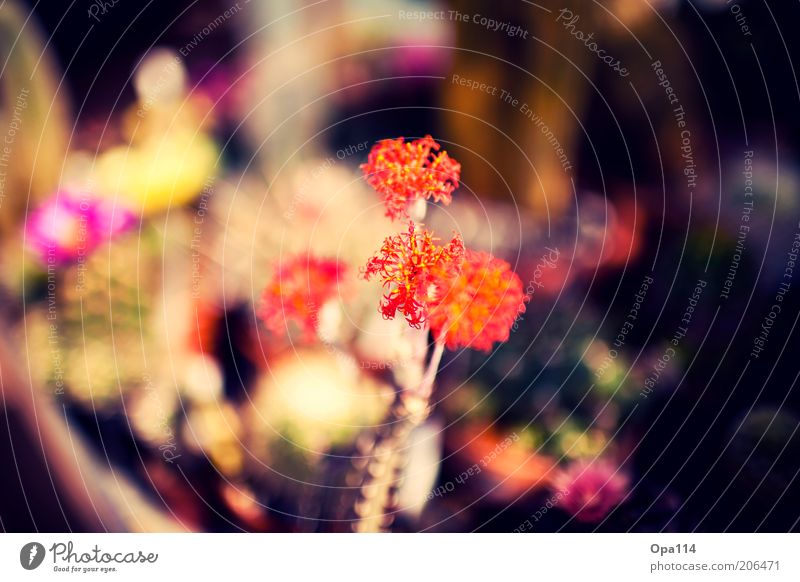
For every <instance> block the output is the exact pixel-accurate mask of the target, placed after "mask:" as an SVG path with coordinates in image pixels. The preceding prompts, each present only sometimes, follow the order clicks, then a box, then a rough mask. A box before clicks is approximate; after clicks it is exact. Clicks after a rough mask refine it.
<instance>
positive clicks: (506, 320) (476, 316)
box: [428, 249, 529, 352]
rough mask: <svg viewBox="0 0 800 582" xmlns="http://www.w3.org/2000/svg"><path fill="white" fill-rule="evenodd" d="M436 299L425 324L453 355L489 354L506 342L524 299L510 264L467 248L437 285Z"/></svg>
mask: <svg viewBox="0 0 800 582" xmlns="http://www.w3.org/2000/svg"><path fill="white" fill-rule="evenodd" d="M437 288H438V289H437V292H436V295H437V296H438V299H437V300H436V301H435V302H433V304H432V305H431V307H430V312H429V315H428V322H429V325H430V327H431V330H432V331H433V334H434V337H435V338H437V340H440V341H444V342H445V345H446V346H447V347H448V348H449V349H451V350H455V349H458V348H466V347H469V348H473V349H476V350H483V351H487V352H488V351H489V350H491V349H492V344H493V343H494V342H504V341H506V340H508V334H509V331H510V329H511V326H512V325H513V324H514V320H515V319H516V318H517V316H518V315H519V314H520V313H524V312H525V303H526V302H527V301H528V300H529V297H528V296H527V295H526V294H525V293H524V292H523V288H522V281H521V280H520V278H519V276H518V275H517V274H516V273H515V272H514V271H512V270H511V265H509V264H508V263H507V262H506V261H503V260H501V259H496V258H494V257H493V256H492V255H490V254H489V253H485V252H478V251H473V250H470V249H467V250H466V252H465V255H464V260H463V262H462V263H461V269H460V271H459V272H458V273H457V274H455V276H452V277H447V278H440V279H439V280H438V281H437Z"/></svg>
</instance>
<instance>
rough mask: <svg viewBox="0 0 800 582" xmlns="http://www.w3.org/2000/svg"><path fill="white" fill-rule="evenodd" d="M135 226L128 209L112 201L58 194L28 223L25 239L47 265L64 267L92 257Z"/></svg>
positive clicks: (88, 196)
mask: <svg viewBox="0 0 800 582" xmlns="http://www.w3.org/2000/svg"><path fill="white" fill-rule="evenodd" d="M134 222H135V218H134V215H133V214H132V213H131V212H130V211H129V210H127V209H125V208H122V207H120V206H114V204H113V203H112V202H111V201H108V200H103V199H99V198H95V197H92V196H90V195H88V194H82V195H76V194H73V193H71V192H65V191H61V192H57V193H56V194H55V195H53V196H52V197H50V198H49V199H47V200H46V201H45V202H44V203H43V204H42V205H41V206H39V208H37V209H36V210H34V211H33V212H32V213H31V214H30V216H29V217H28V220H27V222H26V223H25V239H26V243H27V244H28V246H29V247H30V248H31V249H32V250H34V251H36V252H37V253H38V254H39V256H40V258H41V260H42V262H44V263H64V262H68V261H72V260H75V259H77V258H78V257H81V256H86V255H88V254H90V253H91V252H92V251H93V250H94V249H96V248H97V247H98V246H100V245H101V244H102V243H104V242H106V241H109V240H111V239H113V238H114V237H116V236H118V235H119V234H121V233H123V232H125V231H126V230H128V229H129V228H130V227H131V226H132V225H133V224H134Z"/></svg>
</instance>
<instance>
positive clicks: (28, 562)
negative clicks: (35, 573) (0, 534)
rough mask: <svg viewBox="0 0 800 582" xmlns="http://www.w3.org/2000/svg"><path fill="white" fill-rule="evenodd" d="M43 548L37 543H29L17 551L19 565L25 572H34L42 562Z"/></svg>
mask: <svg viewBox="0 0 800 582" xmlns="http://www.w3.org/2000/svg"><path fill="white" fill-rule="evenodd" d="M44 554H45V551H44V546H43V545H42V544H40V543H39V542H30V543H27V544H25V545H24V546H22V549H21V550H20V551H19V563H20V564H22V567H23V568H25V569H26V570H35V569H36V568H38V567H39V566H41V565H42V562H43V561H44Z"/></svg>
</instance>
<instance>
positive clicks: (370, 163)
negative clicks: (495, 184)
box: [361, 135, 461, 219]
mask: <svg viewBox="0 0 800 582" xmlns="http://www.w3.org/2000/svg"><path fill="white" fill-rule="evenodd" d="M440 147H441V146H440V145H439V144H438V143H436V141H435V140H434V139H433V138H432V137H431V136H429V135H427V136H425V137H424V138H422V139H417V140H414V141H412V142H410V143H409V142H405V140H404V139H403V138H402V137H400V138H397V139H385V140H382V141H380V142H378V143H377V144H375V146H373V148H372V151H370V153H369V158H368V159H367V163H366V164H362V165H361V170H362V171H363V172H364V176H365V178H366V180H367V183H368V184H369V185H370V186H372V187H373V188H375V190H377V191H378V193H380V194H381V195H383V202H384V204H385V205H386V216H388V217H390V218H392V219H395V218H398V217H403V216H408V204H409V202H413V201H414V200H417V199H418V198H425V199H431V198H433V201H434V202H442V203H444V204H450V201H451V200H452V198H453V196H452V194H453V191H454V190H455V189H456V188H458V180H459V178H460V177H461V164H459V163H458V162H457V161H455V160H454V159H452V158H451V157H450V156H448V155H447V152H445V151H443V152H441V153H435V152H438V151H439V149H440Z"/></svg>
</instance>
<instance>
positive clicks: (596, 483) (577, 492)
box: [553, 459, 630, 523]
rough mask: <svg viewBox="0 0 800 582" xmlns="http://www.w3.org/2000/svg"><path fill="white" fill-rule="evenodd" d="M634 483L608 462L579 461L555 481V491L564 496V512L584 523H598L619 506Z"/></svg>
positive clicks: (597, 460)
mask: <svg viewBox="0 0 800 582" xmlns="http://www.w3.org/2000/svg"><path fill="white" fill-rule="evenodd" d="M629 484H630V479H629V478H628V476H627V475H626V474H625V473H623V472H621V469H620V468H619V467H618V466H617V465H615V464H613V463H611V462H610V461H608V460H602V459H595V460H579V461H575V462H573V463H571V464H570V465H569V467H567V468H566V469H565V470H563V471H561V472H559V473H558V474H557V475H556V476H555V477H554V478H553V489H554V490H556V491H562V492H564V497H563V499H562V500H561V508H562V509H564V511H567V512H568V513H571V514H572V515H574V516H575V519H577V520H578V521H582V522H584V523H597V522H599V521H600V520H602V519H603V518H604V517H605V516H606V515H607V514H608V512H609V511H611V510H612V509H613V508H614V507H616V506H617V505H619V504H620V503H621V502H622V501H623V499H624V498H625V496H626V494H627V492H628V486H629Z"/></svg>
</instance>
